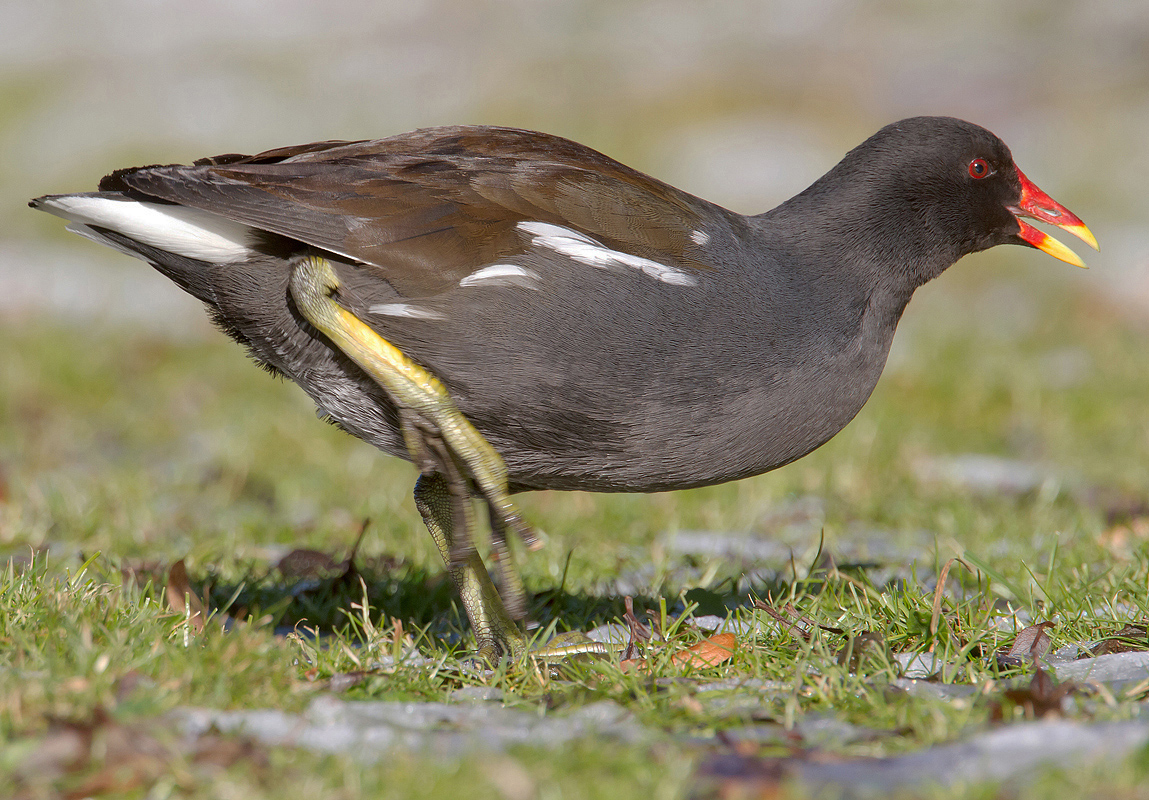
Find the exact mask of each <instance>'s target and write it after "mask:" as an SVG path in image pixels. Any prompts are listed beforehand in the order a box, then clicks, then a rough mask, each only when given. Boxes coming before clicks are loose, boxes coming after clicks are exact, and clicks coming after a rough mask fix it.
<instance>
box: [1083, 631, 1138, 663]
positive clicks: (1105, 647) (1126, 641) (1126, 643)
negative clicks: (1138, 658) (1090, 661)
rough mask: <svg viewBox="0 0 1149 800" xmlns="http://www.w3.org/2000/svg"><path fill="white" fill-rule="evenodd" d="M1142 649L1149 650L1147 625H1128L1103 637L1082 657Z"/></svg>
mask: <svg viewBox="0 0 1149 800" xmlns="http://www.w3.org/2000/svg"><path fill="white" fill-rule="evenodd" d="M1142 650H1149V633H1147V632H1146V628H1145V626H1144V625H1126V626H1125V627H1124V628H1122V629H1121V630H1119V631H1117V633H1115V634H1113V635H1112V636H1108V637H1106V638H1105V639H1102V640H1101V642H1099V643H1098V644H1097V645H1095V646H1094V647H1093V649H1092V650H1090V651H1089V652H1088V653H1083V654H1082V655H1081V656H1080V657H1081V658H1089V657H1091V656H1107V655H1110V654H1112V653H1131V652H1135V651H1142Z"/></svg>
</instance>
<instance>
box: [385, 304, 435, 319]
mask: <svg viewBox="0 0 1149 800" xmlns="http://www.w3.org/2000/svg"><path fill="white" fill-rule="evenodd" d="M367 310H368V311H369V312H371V313H372V314H385V315H386V316H388V317H408V318H410V319H446V317H444V316H443V315H442V314H440V313H439V312H438V311H432V310H430V309H429V308H419V307H418V306H413V305H411V304H410V303H379V304H378V305H374V306H371V307H370V308H368V309H367Z"/></svg>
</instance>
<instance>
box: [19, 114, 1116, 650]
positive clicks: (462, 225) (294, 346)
mask: <svg viewBox="0 0 1149 800" xmlns="http://www.w3.org/2000/svg"><path fill="white" fill-rule="evenodd" d="M99 188H100V191H98V192H92V193H84V194H65V195H50V196H46V197H41V198H38V199H36V200H33V201H32V203H31V205H32V206H33V207H34V208H40V209H43V210H44V211H48V212H50V213H52V214H56V215H58V216H61V217H64V218H65V219H68V220H70V221H71V224H70V225H69V226H68V227H69V229H70V230H73V231H75V232H77V233H79V234H81V235H83V236H86V237H88V238H90V239H93V240H94V241H97V242H99V243H101V244H105V245H108V246H110V247H113V248H115V249H117V250H121V251H123V252H125V253H127V254H129V255H133V256H136V257H139V258H142V259H144V260H145V261H148V262H149V263H151V264H152V265H153V266H154V267H155V268H156V269H158V270H159V271H160V272H162V273H163V274H165V275H167V276H168V277H169V278H171V279H172V280H173V281H175V282H176V283H177V284H178V285H179V286H180V287H182V288H183V289H184V290H186V291H188V292H190V293H191V294H193V295H195V296H196V297H197V298H199V299H200V300H202V301H203V302H204V303H206V304H207V306H208V310H209V311H210V313H211V314H212V316H213V317H214V318H215V321H216V322H217V323H218V324H219V326H220V327H221V328H222V329H223V330H224V331H226V332H227V333H228V334H229V335H230V336H231V337H232V338H234V339H235V340H237V341H238V342H240V343H241V344H243V345H245V346H246V347H247V349H248V350H249V351H250V353H251V355H252V357H253V358H254V359H255V360H256V361H258V362H259V363H261V364H262V365H264V366H265V367H267V368H269V369H270V370H272V371H273V372H278V373H282V374H283V375H286V376H287V377H288V378H290V379H291V380H293V381H295V382H296V383H298V384H299V385H300V386H301V387H303V389H304V390H305V391H306V392H307V393H308V394H309V395H310V396H311V397H312V398H313V399H314V400H315V403H316V405H317V406H318V408H319V411H320V412H321V414H323V415H324V416H326V417H327V418H328V419H329V420H331V421H332V422H334V423H336V424H337V425H339V426H340V427H342V428H343V429H344V430H346V431H348V432H349V433H351V434H353V435H355V436H358V437H359V438H361V439H363V440H365V441H367V442H370V443H371V444H373V445H375V446H376V447H378V448H380V449H382V450H384V451H386V452H388V453H391V454H393V455H397V456H400V457H402V458H406V459H409V460H411V461H413V462H414V463H415V464H416V465H417V466H418V467H419V469H420V473H421V477H420V478H419V480H418V482H417V484H416V486H415V502H416V505H417V506H418V509H419V511H420V513H421V514H422V516H423V519H424V520H425V522H426V523H427V527H428V528H429V529H430V531H431V533H432V535H433V536H434V538H435V541H436V544H437V545H438V547H439V550H440V552H441V553H442V555H443V557H444V559H445V560H446V562H447V564H448V566H449V568H450V571H451V574H452V577H453V578H454V580H455V582H456V584H457V586H458V588H459V591H460V593H461V595H462V598H463V603H464V606H465V608H466V611H467V614H468V616H469V618H470V621H471V624H472V628H473V629H474V632H475V636H476V638H477V640H478V644H479V648H480V652H481V653H482V654H484V655H486V656H488V657H492V658H494V657H497V656H499V655H500V654H504V653H510V654H515V655H517V654H520V653H522V652H523V651H524V650H525V648H526V637H525V636H524V634H523V633H522V632H521V631H520V630H519V627H518V625H517V624H516V621H515V620H516V618H519V617H521V615H522V602H521V596H520V591H519V588H518V583H517V580H516V578H515V573H514V571H513V569H510V568H509V566H508V565H509V563H510V562H509V560H508V559H507V558H506V555H507V554H506V552H505V535H506V533H507V532H508V531H512V532H515V533H517V534H519V535H522V536H524V537H527V538H528V539H529V537H530V528H529V527H528V526H526V525H525V524H524V523H523V521H522V519H521V518H520V517H519V515H518V513H517V512H516V511H515V509H514V507H513V506H512V504H511V502H510V500H509V495H510V494H512V493H514V492H518V491H522V490H527V489H585V490H592V491H618V492H621V491H630V492H655V491H664V490H670V489H683V488H686V487H691V486H703V485H706V484H713V483H719V482H722V481H729V480H734V479H737V478H744V477H747V476H749V475H757V474H759V473H762V472H766V471H767V470H772V469H775V468H776V467H780V466H782V465H783V464H787V463H789V462H791V461H793V460H795V459H797V458H800V457H801V456H803V455H805V454H807V453H809V452H810V451H811V450H814V449H815V448H817V447H818V446H820V445H822V444H823V443H825V442H826V441H827V440H828V439H830V437H832V436H833V435H834V434H836V433H837V432H838V431H839V430H841V429H842V427H843V426H845V425H846V423H847V422H849V421H850V419H852V418H853V416H854V415H855V414H857V413H858V410H859V409H861V407H862V405H863V404H864V403H865V402H866V399H867V398H868V397H869V396H870V392H871V391H872V390H873V388H874V384H875V383H876V382H877V380H878V376H879V375H880V374H881V371H882V367H883V365H884V364H885V361H886V354H887V353H888V352H889V348H890V341H891V339H892V337H893V335H894V329H895V328H896V327H897V324H898V319H899V318H900V317H901V315H902V311H903V310H904V309H905V307H906V303H908V302H909V300H910V297H911V295H913V293H914V290H915V289H917V288H918V287H919V286H921V285H922V284H924V283H925V282H926V281H929V280H930V279H931V278H934V277H937V276H938V275H939V274H941V273H942V271H944V270H945V269H946V268H947V267H949V266H950V265H951V264H953V263H954V262H955V261H957V260H958V259H959V258H961V257H962V256H963V255H965V254H967V253H973V252H976V251H979V250H985V249H986V248H989V247H993V246H994V245H998V244H1009V243H1012V244H1025V245H1029V246H1032V247H1036V248H1038V249H1040V250H1044V251H1045V252H1046V253H1049V254H1050V255H1052V256H1054V257H1056V258H1059V259H1062V260H1063V261H1068V262H1070V263H1072V264H1078V265H1080V264H1081V261H1080V260H1079V259H1078V258H1077V256H1076V255H1074V254H1073V252H1072V251H1070V250H1069V249H1068V248H1067V247H1065V246H1064V245H1063V244H1061V243H1060V242H1058V241H1057V240H1055V239H1053V238H1051V237H1049V236H1047V235H1045V234H1044V233H1041V232H1039V231H1038V230H1036V229H1035V228H1033V227H1032V226H1030V225H1029V224H1028V223H1026V222H1024V221H1023V220H1022V219H1020V217H1022V216H1025V217H1031V218H1035V219H1037V220H1041V221H1043V222H1048V223H1050V224H1053V225H1056V226H1057V227H1059V228H1062V229H1064V230H1066V231H1069V232H1070V233H1073V234H1075V235H1077V236H1079V237H1080V238H1082V239H1083V240H1084V241H1086V242H1088V243H1089V244H1090V245H1092V246H1093V247H1096V246H1097V243H1096V240H1095V239H1094V237H1093V235H1092V234H1091V233H1090V232H1089V230H1088V229H1087V228H1086V227H1085V225H1084V224H1083V223H1082V222H1081V220H1080V219H1078V218H1077V217H1076V216H1074V215H1073V214H1072V213H1070V212H1069V211H1068V210H1067V209H1066V208H1064V207H1063V206H1061V205H1059V204H1058V203H1056V202H1054V201H1053V200H1052V199H1051V198H1050V197H1049V196H1048V195H1046V194H1045V193H1044V192H1042V191H1041V190H1040V189H1038V188H1037V187H1036V186H1035V185H1034V184H1033V183H1031V182H1030V181H1029V180H1028V179H1027V178H1026V177H1025V176H1024V175H1023V174H1022V173H1021V171H1020V170H1018V168H1017V167H1016V166H1015V165H1014V162H1013V158H1012V156H1011V155H1010V151H1009V149H1008V148H1007V147H1006V146H1005V144H1004V143H1003V142H1002V141H1001V140H1000V139H998V138H997V137H996V136H994V135H993V134H992V133H990V132H989V131H986V130H985V129H983V128H980V127H978V126H976V125H973V124H970V123H968V122H963V121H961V120H957V119H950V118H939V117H917V118H914V119H906V120H902V121H901V122H897V123H894V124H892V125H888V126H886V127H885V128H882V129H881V130H880V131H878V132H877V133H876V134H874V135H873V136H872V137H870V138H869V139H867V140H866V141H865V142H863V143H862V144H861V145H859V146H858V147H856V148H854V149H853V150H851V151H850V152H849V153H847V154H846V156H845V158H843V159H842V161H841V162H840V163H839V164H838V165H837V166H835V167H834V168H833V169H831V170H830V171H829V172H828V173H826V174H825V175H824V176H822V177H821V178H819V179H818V180H817V181H815V182H814V184H813V185H812V186H810V188H808V189H806V190H805V191H803V192H802V193H800V194H798V195H797V196H795V197H793V198H791V199H790V200H787V201H786V202H784V203H782V204H781V205H780V206H778V207H777V208H775V209H774V210H772V211H768V212H766V213H765V214H760V215H758V216H749V217H748V216H742V215H741V214H735V213H733V212H731V211H728V210H726V209H724V208H722V207H720V206H717V205H714V204H712V203H709V202H707V201H705V200H702V199H699V198H697V197H694V196H692V195H690V194H687V193H686V192H683V191H680V190H678V189H675V188H674V187H672V186H669V185H667V184H665V183H661V182H659V181H657V180H655V179H653V178H650V177H648V176H646V175H644V174H642V173H640V172H637V171H635V170H633V169H630V168H628V167H626V166H623V165H622V164H619V163H618V162H616V161H613V160H611V159H610V158H607V157H606V156H604V155H602V154H600V153H598V152H596V151H594V150H591V149H590V148H587V147H584V146H582V145H579V144H576V143H574V142H571V141H568V140H566V139H561V138H558V137H555V136H548V135H546V134H542V133H534V132H531V131H525V130H516V129H510V128H492V127H445V128H432V129H427V130H418V131H414V132H411V133H405V134H401V135H399V136H393V137H391V138H388V139H378V140H372V141H358V142H334V141H332V142H318V143H314V144H306V145H300V146H297V147H286V148H282V149H279V150H270V151H268V152H265V153H260V154H259V155H255V156H243V155H224V156H217V157H214V158H206V159H202V160H200V161H197V162H195V164H194V165H193V166H151V167H139V168H133V169H122V170H117V171H115V172H113V173H112V174H111V175H108V176H107V177H106V178H104V179H103V180H102V181H101V182H100V187H99ZM474 497H478V498H480V499H482V500H483V501H485V506H486V508H487V511H488V515H489V517H490V521H491V530H492V546H493V548H494V551H495V552H494V555H495V557H496V558H497V559H498V561H499V563H500V565H501V567H502V575H503V581H502V589H503V595H504V597H503V598H501V597H500V594H499V592H498V590H497V589H496V587H495V585H494V584H493V583H492V581H491V580H490V578H489V577H488V574H487V571H486V569H485V568H484V566H483V562H482V560H481V559H480V557H479V556H478V554H477V553H476V551H475V549H474V548H473V546H472V544H471V541H472V532H473V530H474V528H475V526H476V523H475V519H474V513H475V508H474V503H473V502H472V499H473V498H474ZM504 599H505V600H506V601H507V602H506V604H504ZM508 607H509V610H508Z"/></svg>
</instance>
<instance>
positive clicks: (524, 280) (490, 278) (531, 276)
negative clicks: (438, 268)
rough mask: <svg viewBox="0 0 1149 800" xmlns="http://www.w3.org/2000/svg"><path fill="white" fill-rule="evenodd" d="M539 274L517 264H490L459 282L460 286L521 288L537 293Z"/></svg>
mask: <svg viewBox="0 0 1149 800" xmlns="http://www.w3.org/2000/svg"><path fill="white" fill-rule="evenodd" d="M538 280H539V274H538V273H537V272H535V271H534V270H531V269H527V268H526V267H520V266H519V265H518V264H491V265H490V266H489V267H483V268H482V269H477V270H475V271H474V272H472V273H471V274H470V275H468V276H466V277H465V278H463V279H462V280H461V281H459V285H460V286H522V287H524V288H527V289H534V290H535V291H538V288H539V287H538V286H537V285H536V283H537V281H538Z"/></svg>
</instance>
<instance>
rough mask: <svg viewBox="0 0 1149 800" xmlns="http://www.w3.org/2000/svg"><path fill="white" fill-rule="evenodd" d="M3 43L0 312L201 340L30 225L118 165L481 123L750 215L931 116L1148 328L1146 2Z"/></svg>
mask: <svg viewBox="0 0 1149 800" xmlns="http://www.w3.org/2000/svg"><path fill="white" fill-rule="evenodd" d="M0 28H2V29H3V30H5V31H7V32H8V36H7V37H6V39H7V41H6V43H5V47H4V48H3V51H2V52H0V154H2V155H0V197H2V199H3V202H2V204H0V311H2V312H3V313H4V314H5V315H6V316H8V315H22V314H40V313H44V314H61V315H65V316H67V317H69V318H72V319H75V318H76V316H77V315H79V316H82V317H84V318H85V319H89V318H90V319H106V318H108V317H112V318H116V319H119V318H127V321H137V322H147V321H148V320H149V319H150V320H153V321H155V320H158V321H159V322H161V323H162V325H160V326H159V327H160V328H161V329H162V330H174V328H172V327H171V326H172V322H173V314H175V315H178V317H179V319H180V322H181V324H183V325H189V324H190V325H192V326H193V327H195V326H196V325H197V323H196V322H195V321H196V320H199V319H200V317H201V316H202V315H201V314H200V313H199V310H198V308H196V307H195V304H194V303H191V302H190V301H187V300H185V299H184V298H182V297H181V293H180V292H179V291H178V290H176V289H175V287H173V286H170V285H168V283H167V281H165V280H164V279H162V278H160V277H159V276H158V275H151V274H148V271H147V270H144V269H141V268H140V266H141V265H139V264H135V263H127V262H126V261H125V259H124V258H123V257H122V256H119V255H118V254H114V253H112V252H110V251H105V250H102V249H100V248H96V247H93V246H91V245H90V244H88V243H87V242H84V241H81V240H80V239H79V238H78V237H66V236H65V235H64V234H63V233H62V225H60V224H59V222H58V221H57V220H55V219H52V218H49V217H47V216H46V215H43V214H33V213H31V212H30V211H29V210H27V209H26V208H25V207H24V202H25V201H26V200H27V199H28V198H29V197H31V196H33V195H39V194H46V193H52V192H67V191H79V190H85V189H90V188H94V186H95V184H96V182H97V180H98V179H99V178H100V177H101V176H102V175H104V174H105V173H107V172H109V171H111V170H112V169H113V168H116V167H123V166H132V165H138V164H143V163H153V162H162V163H171V162H181V163H182V162H187V161H189V160H191V159H194V158H197V157H200V156H204V155H211V154H215V153H222V152H245V153H246V152H255V151H259V150H263V149H267V148H271V147H275V146H280V145H286V144H294V143H299V142H305V141H312V140H320V139H337V138H348V139H358V138H374V137H383V136H387V135H389V134H393V133H398V132H401V131H405V130H409V129H412V128H417V127H424V126H430V125H440V124H449V123H489V124H499V125H512V126H519V127H527V128H534V129H538V130H543V131H547V132H550V133H555V134H559V135H562V136H566V137H569V138H573V139H576V140H578V141H581V142H583V143H586V144H588V145H590V146H592V147H595V148H597V149H599V150H602V151H604V152H606V153H607V154H608V155H611V156H613V157H615V158H618V159H619V160H622V161H623V162H625V163H628V164H631V165H633V166H635V167H637V168H639V169H641V170H643V171H646V172H649V173H651V174H653V175H655V176H657V177H660V178H662V179H665V180H667V181H669V182H671V183H673V184H675V185H677V186H680V187H682V188H684V189H686V190H688V191H691V192H694V193H696V194H700V195H702V196H704V197H706V198H707V199H710V200H713V201H715V202H718V203H721V204H724V205H727V206H728V207H731V208H733V209H735V210H737V211H741V212H746V213H750V212H755V213H756V212H760V211H764V210H766V209H768V208H770V207H772V206H773V205H775V204H776V203H777V202H779V201H780V200H783V199H785V198H787V197H789V196H790V195H792V194H794V193H795V192H797V191H799V190H800V189H802V188H804V187H805V186H806V185H808V184H809V183H810V182H811V181H812V180H813V179H814V178H816V177H817V176H818V175H820V174H822V173H823V172H824V171H825V170H826V169H827V168H828V167H830V166H831V165H832V164H833V163H835V162H836V161H837V160H838V158H840V156H841V155H842V153H844V152H845V150H847V149H848V148H850V147H852V146H854V145H855V144H857V143H859V142H860V141H861V140H862V139H863V138H865V137H866V136H868V135H869V134H870V133H872V132H873V131H875V130H876V129H877V128H879V127H881V126H882V125H884V124H886V123H888V122H892V121H894V120H896V119H900V118H902V117H905V116H911V115H916V114H945V115H952V116H958V117H963V118H966V119H969V120H971V121H975V122H978V123H979V124H982V125H984V126H986V127H988V128H990V129H991V130H993V131H994V132H996V133H997V134H998V135H1000V136H1001V137H1002V138H1004V139H1005V140H1006V142H1007V143H1008V144H1009V145H1010V146H1011V147H1012V148H1013V150H1014V153H1015V155H1016V157H1017V161H1018V163H1019V164H1020V165H1021V166H1022V168H1023V169H1024V170H1025V171H1026V172H1027V174H1028V175H1029V176H1030V177H1031V178H1033V179H1034V180H1035V181H1036V182H1037V183H1038V185H1040V186H1041V187H1042V188H1044V189H1045V190H1046V191H1048V192H1049V193H1050V194H1051V195H1053V196H1054V197H1055V198H1056V199H1058V200H1060V201H1061V202H1063V203H1065V204H1066V205H1068V206H1069V207H1070V208H1071V209H1073V210H1074V211H1075V212H1076V213H1078V214H1079V215H1080V216H1081V217H1083V218H1084V219H1085V220H1086V221H1087V222H1088V223H1089V225H1090V226H1091V227H1092V228H1093V229H1094V231H1095V232H1096V233H1097V235H1098V238H1099V239H1100V240H1101V241H1102V242H1103V244H1104V247H1103V253H1102V254H1101V255H1100V256H1095V255H1094V256H1090V257H1089V259H1088V260H1089V264H1090V266H1091V267H1092V268H1093V271H1092V272H1090V273H1089V274H1088V275H1085V276H1081V275H1076V274H1074V273H1073V271H1071V270H1065V269H1061V268H1059V267H1058V266H1057V265H1054V264H1045V265H1043V266H1044V267H1046V268H1047V271H1048V272H1049V273H1051V275H1055V276H1056V277H1057V279H1060V280H1080V281H1082V287H1083V290H1085V291H1113V292H1114V293H1115V295H1116V296H1117V297H1118V298H1119V299H1120V300H1122V301H1127V302H1129V303H1130V304H1132V305H1134V306H1137V307H1138V308H1139V309H1140V311H1142V312H1145V313H1149V277H1147V276H1149V272H1147V269H1149V267H1147V262H1149V234H1147V232H1146V229H1145V224H1144V223H1145V220H1146V219H1147V217H1149V213H1147V212H1149V192H1146V191H1144V189H1145V181H1146V178H1147V177H1149V147H1147V146H1146V142H1149V5H1147V4H1146V3H1144V2H1141V1H1140V0H1093V1H1091V2H1070V1H1066V0H1016V1H1015V2H1010V3H1000V2H992V1H990V0H985V1H983V2H976V1H975V2H965V3H952V2H946V1H945V0H934V1H933V2H913V1H911V0H905V1H902V2H898V1H896V0H887V1H886V2H859V1H858V0H808V2H803V3H790V2H784V1H783V0H778V1H777V2H773V1H771V0H712V1H711V2H705V1H704V2H696V1H695V0H574V1H568V0H518V1H516V0H509V1H507V2H489V1H484V0H402V2H398V1H396V0H384V1H383V2H379V1H378V0H371V1H370V2H367V1H364V0H350V1H347V2H333V3H325V4H315V3H311V2H305V1H304V0H281V1H280V2H274V3H273V2H260V1H259V0H228V2H212V1H211V0H208V1H207V2H197V3H174V2H160V0H108V1H107V2H101V3H90V2H85V1H84V0H38V2H21V0H4V1H3V2H0ZM1019 259H1020V260H1026V259H1029V260H1033V256H1032V255H1030V254H1026V255H1025V256H1022V255H1020V254H1019V253H1018V252H1008V253H995V254H993V255H992V256H985V257H982V258H980V259H979V261H985V260H992V261H994V263H995V264H1000V263H1011V262H1014V261H1017V260H1019ZM125 271H126V275H125V274H122V273H123V272H125ZM129 292H130V293H131V297H133V298H137V297H138V300H133V301H132V302H125V301H126V300H127V299H128V296H127V294H126V293H129ZM201 327H202V326H201ZM203 329H205V330H206V328H203ZM181 331H182V329H181Z"/></svg>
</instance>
